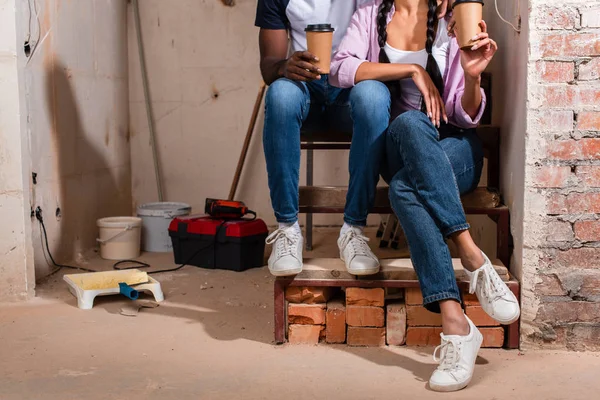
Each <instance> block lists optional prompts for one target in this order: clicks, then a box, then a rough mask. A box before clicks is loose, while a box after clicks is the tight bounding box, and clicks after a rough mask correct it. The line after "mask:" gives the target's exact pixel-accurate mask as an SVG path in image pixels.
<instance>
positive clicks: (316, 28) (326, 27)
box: [304, 24, 335, 32]
mask: <svg viewBox="0 0 600 400" xmlns="http://www.w3.org/2000/svg"><path fill="white" fill-rule="evenodd" d="M304 31H305V32H333V31H335V29H333V27H332V26H331V24H314V25H308V26H307V27H306V29H304Z"/></svg>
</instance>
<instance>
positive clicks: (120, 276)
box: [63, 269, 165, 310]
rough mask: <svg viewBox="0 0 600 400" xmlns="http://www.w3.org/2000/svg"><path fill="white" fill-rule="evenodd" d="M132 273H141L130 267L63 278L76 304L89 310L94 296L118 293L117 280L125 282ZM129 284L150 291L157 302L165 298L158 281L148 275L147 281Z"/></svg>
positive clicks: (143, 290)
mask: <svg viewBox="0 0 600 400" xmlns="http://www.w3.org/2000/svg"><path fill="white" fill-rule="evenodd" d="M132 273H134V274H135V273H142V271H140V270H137V269H132V270H126V271H106V272H89V273H84V274H70V275H65V276H64V277H63V279H64V280H65V282H67V284H68V285H69V291H70V292H71V293H72V294H73V295H74V296H75V297H77V306H78V307H79V308H81V309H82V310H89V309H91V308H92V307H93V305H94V299H95V298H96V296H108V295H112V294H120V292H121V291H120V289H119V282H127V278H128V277H130V276H131V274H132ZM99 282H100V284H99ZM102 283H106V285H105V286H107V287H102V286H103V285H102ZM115 284H116V287H115ZM130 286H131V287H132V288H134V289H135V290H137V291H138V292H149V293H152V295H153V296H154V299H155V300H156V301H157V302H161V301H163V300H164V299H165V296H164V295H163V291H162V288H161V287H160V282H159V281H157V280H156V279H154V278H152V277H151V276H149V275H148V282H146V283H140V284H134V285H130ZM86 287H87V288H88V289H86ZM90 287H93V288H90Z"/></svg>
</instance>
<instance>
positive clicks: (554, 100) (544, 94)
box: [536, 85, 600, 108]
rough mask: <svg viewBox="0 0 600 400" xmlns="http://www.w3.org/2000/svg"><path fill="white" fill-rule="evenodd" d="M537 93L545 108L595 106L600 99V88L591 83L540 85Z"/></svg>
mask: <svg viewBox="0 0 600 400" xmlns="http://www.w3.org/2000/svg"><path fill="white" fill-rule="evenodd" d="M536 94H537V96H536V97H537V98H539V101H540V106H541V107H544V108H567V107H568V108H571V107H574V106H595V105H596V104H598V102H599V101H600V90H598V89H597V88H596V87H595V86H591V85H552V86H539V87H538V88H537V89H536Z"/></svg>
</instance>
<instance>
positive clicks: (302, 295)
mask: <svg viewBox="0 0 600 400" xmlns="http://www.w3.org/2000/svg"><path fill="white" fill-rule="evenodd" d="M332 293H333V289H332V288H329V287H306V286H289V287H288V288H287V289H286V290H285V299H286V300H287V301H289V302H290V303H304V304H324V303H327V301H328V300H329V299H330V298H331V295H332Z"/></svg>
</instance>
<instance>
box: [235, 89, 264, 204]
mask: <svg viewBox="0 0 600 400" xmlns="http://www.w3.org/2000/svg"><path fill="white" fill-rule="evenodd" d="M265 89H266V85H265V83H264V82H262V83H261V84H260V88H259V89H258V95H257V96H256V102H255V103H254V110H253V111H252V117H250V124H249V125H248V132H246V139H245V140H244V146H243V147H242V153H241V154H240V159H239V161H238V165H237V168H236V170H235V175H234V176H233V182H232V183H231V190H230V191H229V197H228V198H227V199H228V200H233V198H234V197H235V192H236V191H237V187H238V184H239V183H240V177H241V176H242V169H243V168H244V162H245V161H246V155H247V154H248V148H249V147H250V141H251V140H252V134H253V133H254V127H255V126H256V119H257V118H258V113H259V111H260V104H261V103H262V99H263V96H264V95H265Z"/></svg>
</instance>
